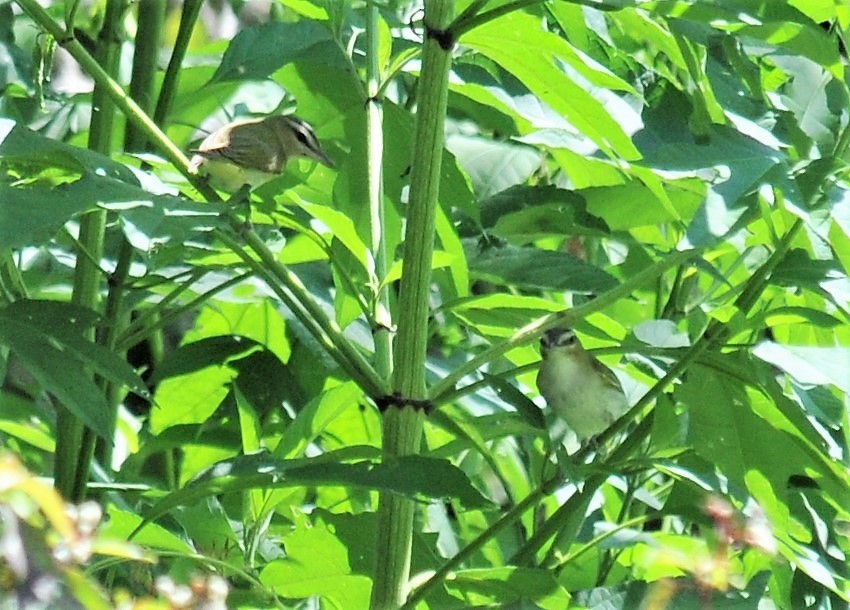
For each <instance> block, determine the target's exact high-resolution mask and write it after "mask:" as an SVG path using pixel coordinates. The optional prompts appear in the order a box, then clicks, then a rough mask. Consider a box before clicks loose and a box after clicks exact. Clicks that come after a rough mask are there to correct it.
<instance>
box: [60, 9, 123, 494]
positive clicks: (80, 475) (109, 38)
mask: <svg viewBox="0 0 850 610" xmlns="http://www.w3.org/2000/svg"><path fill="white" fill-rule="evenodd" d="M125 6H126V4H125V2H123V1H122V2H110V3H108V4H107V8H106V17H105V20H104V24H103V28H102V29H101V33H100V36H99V40H98V60H99V62H98V63H99V64H100V65H101V66H103V69H104V70H105V71H106V72H107V73H108V74H116V73H117V71H118V64H119V58H120V49H121V41H120V36H119V33H120V28H121V18H122V16H123V14H124V10H125ZM92 108H93V111H92V122H91V127H90V130H89V148H91V149H92V150H97V151H99V152H102V153H106V154H108V153H109V152H111V148H112V132H113V129H112V125H113V116H114V110H113V105H112V104H111V102H110V99H109V96H108V94H107V93H106V92H105V91H104V90H103V88H102V87H100V86H98V85H95V90H94V93H93V95H92ZM105 230H106V212H104V211H93V212H89V213H88V214H86V215H85V216H84V217H83V219H82V221H81V223H80V243H81V244H82V247H83V248H84V249H85V251H86V252H89V253H90V254H91V258H89V257H86V256H78V257H77V263H76V268H75V270H74V289H73V295H72V301H73V302H74V303H76V304H78V305H82V306H84V307H88V308H90V309H98V304H99V300H100V287H101V281H102V278H101V270H100V268H99V267H98V264H97V262H98V261H100V259H101V257H102V254H103V238H104V232H105ZM94 338H95V337H94V331H92V333H91V339H92V340H94ZM56 425H57V428H58V430H59V433H58V435H57V442H56V467H55V473H54V478H55V481H54V485H55V486H56V488H57V489H58V490H59V492H60V493H61V494H62V495H63V496H64V497H65V498H66V499H67V500H69V501H71V502H78V501H80V500H81V499H82V498H83V497H84V496H85V492H86V481H87V480H88V473H89V468H90V464H91V459H92V455H93V453H94V440H95V439H94V435H93V434H92V433H91V431H87V430H85V428H84V426H83V424H82V422H80V421H79V420H78V419H77V418H76V417H74V416H73V415H71V414H70V413H69V412H67V411H66V410H65V408H64V407H61V406H60V407H59V413H58V415H57V419H56Z"/></svg>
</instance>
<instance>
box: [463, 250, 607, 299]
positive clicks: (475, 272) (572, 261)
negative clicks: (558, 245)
mask: <svg viewBox="0 0 850 610" xmlns="http://www.w3.org/2000/svg"><path fill="white" fill-rule="evenodd" d="M468 260H469V270H470V273H471V274H472V276H473V277H475V278H479V279H483V280H487V281H490V282H495V283H497V284H508V285H515V286H520V287H523V288H538V289H543V290H569V291H572V292H589V293H597V294H598V293H600V292H605V291H606V290H609V289H610V288H613V287H614V286H616V285H617V280H616V279H615V278H614V277H613V276H611V275H609V274H608V273H606V272H605V271H603V270H602V269H599V268H597V267H594V266H593V265H590V264H588V263H586V262H584V261H583V260H581V259H580V258H578V257H576V256H573V255H572V254H569V253H567V252H554V251H551V250H539V249H537V248H515V247H511V246H506V247H495V248H488V249H486V250H483V251H481V252H475V253H472V254H469V255H468Z"/></svg>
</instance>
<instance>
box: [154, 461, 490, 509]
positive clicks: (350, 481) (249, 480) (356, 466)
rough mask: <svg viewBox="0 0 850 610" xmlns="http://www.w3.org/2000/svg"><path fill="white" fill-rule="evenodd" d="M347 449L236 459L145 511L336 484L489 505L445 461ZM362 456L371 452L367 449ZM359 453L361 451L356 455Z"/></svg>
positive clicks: (467, 480) (220, 464)
mask: <svg viewBox="0 0 850 610" xmlns="http://www.w3.org/2000/svg"><path fill="white" fill-rule="evenodd" d="M352 449H353V448H348V449H346V450H343V451H342V452H334V453H326V454H323V455H322V456H321V457H319V458H311V459H299V460H278V459H276V458H274V457H272V456H270V455H269V454H267V453H255V454H251V455H242V456H238V457H235V458H233V459H230V460H225V461H223V462H219V463H218V464H216V465H215V466H213V467H212V468H211V469H210V470H208V471H207V472H205V473H203V474H202V475H200V476H198V477H197V478H196V479H195V480H194V481H192V482H191V483H189V484H188V485H187V486H186V487H185V488H183V489H180V490H178V491H176V492H173V493H171V494H169V495H168V496H166V497H165V498H163V499H162V500H160V501H159V502H157V503H156V504H155V505H154V506H152V507H151V509H150V510H149V511H148V513H147V516H146V522H148V521H152V520H154V519H156V518H158V517H159V516H161V515H164V514H165V513H166V512H168V511H169V510H171V509H172V508H174V507H177V506H186V505H190V504H192V503H194V502H197V501H198V500H200V499H202V498H206V497H208V496H212V495H217V494H225V493H233V492H241V491H245V490H248V489H253V488H255V487H262V488H269V489H278V488H284V487H293V486H308V487H310V486H322V485H341V486H351V487H354V488H362V489H367V490H382V491H389V492H392V493H395V494H398V495H401V496H404V497H408V498H412V499H416V500H419V501H423V502H424V501H432V500H443V499H448V498H451V499H453V500H455V501H457V502H460V503H461V504H462V505H463V506H464V507H466V508H479V509H480V508H488V507H490V506H491V504H490V502H489V501H488V500H487V499H486V498H484V497H483V496H482V495H481V494H480V493H479V492H478V491H477V490H476V489H475V488H474V487H473V486H472V485H471V483H470V481H469V479H468V478H467V476H466V475H465V474H464V473H463V471H461V470H460V469H459V468H457V467H456V466H453V465H452V464H451V463H450V462H448V461H447V460H441V459H435V458H429V457H426V456H421V455H409V456H403V457H398V458H391V459H388V460H386V461H384V462H380V463H379V462H372V461H368V460H360V461H355V462H350V463H349V462H337V461H334V460H336V459H338V457H337V456H339V457H343V458H344V459H346V460H349V459H351V458H352V457H353V452H352ZM366 451H368V452H373V451H374V450H373V449H372V448H366ZM361 453H362V451H361Z"/></svg>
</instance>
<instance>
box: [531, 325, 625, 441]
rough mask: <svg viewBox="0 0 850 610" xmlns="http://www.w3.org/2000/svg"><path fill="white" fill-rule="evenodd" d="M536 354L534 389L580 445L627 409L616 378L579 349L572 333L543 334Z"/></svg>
mask: <svg viewBox="0 0 850 610" xmlns="http://www.w3.org/2000/svg"><path fill="white" fill-rule="evenodd" d="M540 353H541V355H542V356H543V360H542V362H541V363H540V370H539V372H538V373H537V388H538V389H539V390H540V394H542V395H543V397H544V398H545V399H546V404H547V405H548V406H549V408H550V409H552V410H553V411H554V412H555V413H556V414H557V415H558V417H560V418H561V419H562V420H564V422H565V423H566V424H567V426H569V428H570V429H571V430H572V431H573V432H574V433H575V435H576V438H577V439H578V441H579V442H580V443H583V442H584V441H585V440H587V439H589V438H592V437H594V436H596V435H597V434H600V433H601V432H603V431H605V430H606V429H607V428H608V427H609V426H610V425H611V424H612V423H614V420H616V419H617V418H618V417H620V416H621V415H622V414H623V413H625V412H626V410H627V409H628V406H629V404H628V401H627V400H626V396H625V394H624V393H623V388H622V386H621V385H620V381H619V380H618V379H617V377H616V375H614V373H613V372H612V371H611V369H609V368H608V367H606V366H605V365H604V364H602V363H601V362H600V361H599V360H597V359H596V358H595V357H594V356H592V355H591V354H590V353H589V352H588V351H586V350H585V349H584V347H582V345H581V342H580V341H579V340H578V337H576V334H575V332H573V330H572V329H570V328H552V329H549V330H547V331H546V332H545V333H544V334H543V337H542V338H541V339H540Z"/></svg>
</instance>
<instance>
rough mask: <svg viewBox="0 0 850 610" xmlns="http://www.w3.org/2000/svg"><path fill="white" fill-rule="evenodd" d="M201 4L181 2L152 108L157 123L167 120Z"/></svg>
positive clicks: (194, 0)
mask: <svg viewBox="0 0 850 610" xmlns="http://www.w3.org/2000/svg"><path fill="white" fill-rule="evenodd" d="M203 4H204V0H186V1H185V2H183V12H182V13H181V14H180V27H179V28H177V39H176V40H175V41H174V49H173V50H172V51H171V59H169V60H168V67H167V68H166V69H165V76H164V77H163V79H162V87H161V88H160V91H159V97H158V98H157V102H156V110H154V115H153V120H154V123H156V124H157V125H160V126H165V125H166V122H167V120H168V114H169V113H170V112H171V104H172V102H173V101H174V97H175V96H176V95H177V83H178V81H179V80H180V70H181V69H182V68H183V58H185V57H186V51H187V50H188V48H189V41H190V40H191V38H192V32H193V31H194V29H195V22H197V20H198V14H199V13H200V12H201V7H202V6H203Z"/></svg>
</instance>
